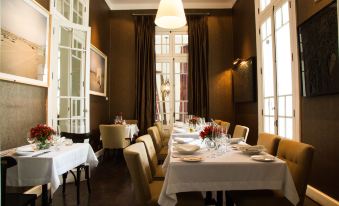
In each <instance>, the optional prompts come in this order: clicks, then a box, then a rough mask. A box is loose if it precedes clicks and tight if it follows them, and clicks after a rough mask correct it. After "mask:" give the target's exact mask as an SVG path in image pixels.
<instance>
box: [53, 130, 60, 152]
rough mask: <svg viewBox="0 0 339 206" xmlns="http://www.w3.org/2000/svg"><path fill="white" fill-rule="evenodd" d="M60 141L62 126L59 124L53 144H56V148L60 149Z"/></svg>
mask: <svg viewBox="0 0 339 206" xmlns="http://www.w3.org/2000/svg"><path fill="white" fill-rule="evenodd" d="M59 143H60V126H59V125H58V126H57V130H56V132H55V134H54V135H53V144H54V146H55V149H56V150H59V149H60V148H59Z"/></svg>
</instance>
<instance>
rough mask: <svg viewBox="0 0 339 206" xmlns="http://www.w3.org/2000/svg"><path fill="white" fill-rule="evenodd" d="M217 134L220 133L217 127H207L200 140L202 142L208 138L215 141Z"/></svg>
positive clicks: (201, 133)
mask: <svg viewBox="0 0 339 206" xmlns="http://www.w3.org/2000/svg"><path fill="white" fill-rule="evenodd" d="M217 132H219V131H218V129H217V128H216V127H215V126H206V127H204V129H203V130H202V131H201V132H200V138H201V139H202V140H205V139H206V138H208V139H210V140H213V138H214V137H215V136H216V133H217ZM213 134H214V135H213Z"/></svg>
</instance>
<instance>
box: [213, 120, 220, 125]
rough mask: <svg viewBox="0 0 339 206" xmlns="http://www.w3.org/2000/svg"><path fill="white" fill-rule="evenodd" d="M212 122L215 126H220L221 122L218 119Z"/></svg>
mask: <svg viewBox="0 0 339 206" xmlns="http://www.w3.org/2000/svg"><path fill="white" fill-rule="evenodd" d="M213 122H214V123H216V124H217V125H220V124H221V122H222V120H220V119H216V120H214V121H213Z"/></svg>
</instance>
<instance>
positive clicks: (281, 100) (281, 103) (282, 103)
mask: <svg viewBox="0 0 339 206" xmlns="http://www.w3.org/2000/svg"><path fill="white" fill-rule="evenodd" d="M278 99H279V107H278V108H279V110H278V113H279V116H285V115H286V114H285V97H284V96H283V97H279V98H278Z"/></svg>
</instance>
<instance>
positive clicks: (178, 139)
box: [174, 137, 193, 144]
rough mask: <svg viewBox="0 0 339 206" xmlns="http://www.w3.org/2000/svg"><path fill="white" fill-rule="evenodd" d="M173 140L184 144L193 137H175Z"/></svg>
mask: <svg viewBox="0 0 339 206" xmlns="http://www.w3.org/2000/svg"><path fill="white" fill-rule="evenodd" d="M174 141H176V143H178V144H186V143H189V142H192V141H193V138H184V137H176V138H174Z"/></svg>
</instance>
